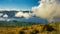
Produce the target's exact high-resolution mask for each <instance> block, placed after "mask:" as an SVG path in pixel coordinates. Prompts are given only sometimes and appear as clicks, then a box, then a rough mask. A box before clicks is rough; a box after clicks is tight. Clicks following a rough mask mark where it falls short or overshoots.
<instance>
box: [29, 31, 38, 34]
mask: <svg viewBox="0 0 60 34" xmlns="http://www.w3.org/2000/svg"><path fill="white" fill-rule="evenodd" d="M38 33H39V31H38V30H34V31H33V32H31V33H30V34H38Z"/></svg>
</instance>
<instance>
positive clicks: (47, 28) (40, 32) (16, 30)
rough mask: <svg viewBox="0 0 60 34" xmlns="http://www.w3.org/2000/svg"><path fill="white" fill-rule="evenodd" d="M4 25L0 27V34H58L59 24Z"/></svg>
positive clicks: (59, 31)
mask: <svg viewBox="0 0 60 34" xmlns="http://www.w3.org/2000/svg"><path fill="white" fill-rule="evenodd" d="M0 24H1V23H0ZM6 24H7V25H6ZM16 24H19V25H16ZM5 25H6V26H5ZM5 25H4V26H2V25H1V27H0V34H59V33H60V22H56V23H50V24H37V23H29V24H27V23H26V22H24V23H15V22H14V23H13V22H12V23H11V22H10V23H9V24H8V23H5ZM7 26H8V27H7Z"/></svg>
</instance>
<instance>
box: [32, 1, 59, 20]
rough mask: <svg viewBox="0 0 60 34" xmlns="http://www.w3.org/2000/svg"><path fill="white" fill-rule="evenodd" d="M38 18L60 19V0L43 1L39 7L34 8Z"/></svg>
mask: <svg viewBox="0 0 60 34" xmlns="http://www.w3.org/2000/svg"><path fill="white" fill-rule="evenodd" d="M32 11H34V13H35V14H36V16H38V17H41V18H47V19H50V20H51V19H53V18H54V17H60V0H41V1H40V4H39V5H38V6H35V7H32Z"/></svg>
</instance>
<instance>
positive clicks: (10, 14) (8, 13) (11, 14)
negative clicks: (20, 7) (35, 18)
mask: <svg viewBox="0 0 60 34" xmlns="http://www.w3.org/2000/svg"><path fill="white" fill-rule="evenodd" d="M17 12H22V13H33V12H32V11H15V10H11V11H0V14H3V15H0V17H3V16H4V15H8V17H15V14H16V13H17Z"/></svg>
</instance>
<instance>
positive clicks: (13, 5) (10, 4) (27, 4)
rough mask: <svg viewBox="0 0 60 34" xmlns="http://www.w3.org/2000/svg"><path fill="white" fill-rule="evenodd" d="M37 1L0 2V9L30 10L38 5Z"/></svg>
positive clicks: (4, 0) (6, 0) (14, 0)
mask: <svg viewBox="0 0 60 34" xmlns="http://www.w3.org/2000/svg"><path fill="white" fill-rule="evenodd" d="M38 1H39V0H0V8H2V9H4V8H18V9H22V10H25V9H27V10H30V9H31V8H32V7H33V6H37V5H38Z"/></svg>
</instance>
